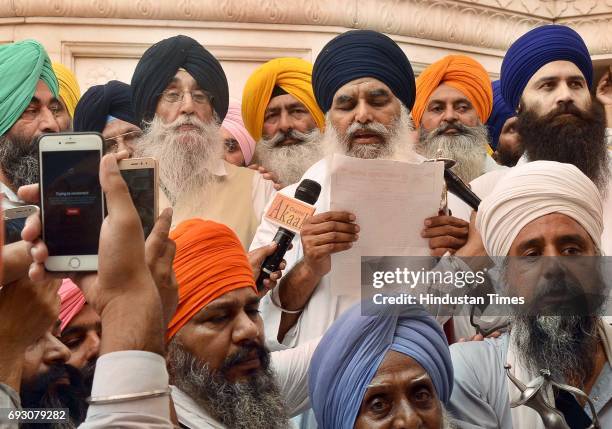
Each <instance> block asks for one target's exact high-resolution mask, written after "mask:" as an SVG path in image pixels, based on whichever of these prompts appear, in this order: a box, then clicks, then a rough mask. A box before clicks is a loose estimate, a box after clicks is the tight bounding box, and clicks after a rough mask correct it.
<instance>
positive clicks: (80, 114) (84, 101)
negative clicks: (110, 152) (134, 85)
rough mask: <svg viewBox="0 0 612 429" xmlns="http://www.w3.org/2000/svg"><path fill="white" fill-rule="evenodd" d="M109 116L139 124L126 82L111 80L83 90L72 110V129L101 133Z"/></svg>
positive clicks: (130, 91)
mask: <svg viewBox="0 0 612 429" xmlns="http://www.w3.org/2000/svg"><path fill="white" fill-rule="evenodd" d="M109 116H112V117H114V118H117V119H121V120H122V121H125V122H129V123H131V124H134V125H136V126H138V125H139V123H138V122H137V121H136V119H135V118H134V111H133V109H132V89H131V87H130V85H128V84H127V83H123V82H119V81H118V80H111V81H110V82H108V83H107V84H106V85H95V86H92V87H91V88H89V89H88V90H87V91H85V94H83V96H82V97H81V100H80V101H79V104H77V107H76V110H75V112H74V131H78V132H82V131H96V132H99V133H101V132H102V131H103V130H104V127H106V123H107V122H108V117H109Z"/></svg>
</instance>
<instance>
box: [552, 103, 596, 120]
mask: <svg viewBox="0 0 612 429" xmlns="http://www.w3.org/2000/svg"><path fill="white" fill-rule="evenodd" d="M567 114H570V115H573V116H575V117H576V118H577V119H581V120H582V121H587V120H589V119H591V115H589V114H588V112H585V111H583V110H580V109H579V108H578V107H576V105H575V104H574V103H561V104H559V105H558V106H557V107H555V108H554V109H553V110H551V111H550V112H549V113H547V114H546V115H545V116H544V118H543V120H544V121H547V122H549V121H553V120H555V119H557V120H558V119H559V116H561V115H567Z"/></svg>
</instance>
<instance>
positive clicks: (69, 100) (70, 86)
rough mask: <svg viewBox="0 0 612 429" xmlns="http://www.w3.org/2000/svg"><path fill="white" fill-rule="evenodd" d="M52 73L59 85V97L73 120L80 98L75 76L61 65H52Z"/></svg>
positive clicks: (79, 89)
mask: <svg viewBox="0 0 612 429" xmlns="http://www.w3.org/2000/svg"><path fill="white" fill-rule="evenodd" d="M53 71H54V72H55V77H57V82H58V83H59V97H60V98H61V99H62V101H63V102H64V104H65V105H66V109H68V114H69V115H70V117H71V118H73V117H74V109H75V108H76V105H77V103H78V102H79V98H80V97H81V88H80V87H79V83H78V82H77V80H76V76H75V75H74V74H73V73H72V72H71V71H70V69H69V68H68V67H66V66H65V65H63V64H62V63H53Z"/></svg>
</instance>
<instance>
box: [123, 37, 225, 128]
mask: <svg viewBox="0 0 612 429" xmlns="http://www.w3.org/2000/svg"><path fill="white" fill-rule="evenodd" d="M180 68H182V69H185V70H186V71H187V73H189V74H190V75H191V76H192V77H193V78H194V79H195V80H196V82H197V83H198V85H199V87H200V89H202V90H203V91H206V92H208V93H209V94H210V95H212V97H213V99H212V107H213V109H214V111H215V112H216V113H217V115H218V116H219V120H220V121H223V118H225V114H226V113H227V106H228V104H229V88H228V86H227V78H226V77H225V73H224V72H223V68H222V67H221V64H220V63H219V61H217V59H216V58H215V57H214V56H213V55H212V54H211V53H210V52H208V51H207V50H206V49H205V48H204V46H202V45H200V44H199V43H198V42H197V41H195V40H194V39H192V38H191V37H187V36H182V35H181V36H174V37H170V38H168V39H164V40H162V41H161V42H157V43H156V44H154V45H153V46H151V47H150V48H149V49H147V50H146V51H145V53H144V54H143V55H142V58H140V61H138V64H137V65H136V69H135V70H134V75H133V76H132V84H131V85H132V105H133V106H134V113H135V114H136V121H138V124H139V126H140V127H141V128H142V126H141V125H140V123H141V122H142V121H146V122H149V121H151V120H152V119H153V117H154V116H155V110H156V108H157V102H158V100H159V97H160V96H161V93H162V92H163V91H164V90H165V89H166V87H167V86H168V84H169V83H170V81H171V80H172V78H174V76H175V75H176V72H177V71H178V70H179V69H180Z"/></svg>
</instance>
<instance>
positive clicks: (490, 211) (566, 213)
mask: <svg viewBox="0 0 612 429" xmlns="http://www.w3.org/2000/svg"><path fill="white" fill-rule="evenodd" d="M475 226H476V231H480V235H479V234H478V232H476V233H472V231H470V233H471V236H470V238H469V240H468V243H467V244H466V246H465V247H464V248H463V249H461V250H460V251H458V252H457V255H461V256H480V255H483V254H485V252H486V254H488V255H493V256H499V257H500V258H501V259H502V260H503V262H502V263H501V266H502V267H503V268H502V274H501V278H502V279H503V280H502V282H501V283H500V286H499V291H500V292H502V293H503V294H504V295H506V296H513V297H522V298H523V299H524V304H523V305H517V306H515V307H511V308H510V309H509V310H510V314H511V315H512V316H511V317H512V325H511V332H510V333H509V334H504V335H502V336H501V337H499V338H496V339H485V340H484V341H480V342H471V343H457V344H454V345H453V346H451V354H452V358H453V367H454V369H455V386H454V389H453V393H452V396H451V406H450V410H451V412H452V413H453V414H454V416H455V417H457V418H458V420H460V421H461V423H460V424H459V427H461V428H491V429H492V428H501V429H512V428H521V429H522V428H534V429H542V428H544V427H545V426H544V424H543V423H542V419H541V418H540V416H539V415H538V414H537V413H536V412H535V411H534V410H533V409H531V408H528V407H527V406H519V407H516V408H512V409H511V407H510V402H511V401H515V400H517V398H518V395H519V392H518V389H517V388H516V387H515V386H514V384H513V383H512V382H510V381H509V378H507V377H506V371H505V368H504V366H505V364H506V363H509V364H510V365H511V371H512V372H513V373H514V375H515V376H516V377H517V378H518V379H519V380H520V381H522V382H523V383H525V384H527V383H528V382H529V381H531V380H533V379H534V378H535V377H537V376H539V375H540V370H549V371H550V373H551V378H552V380H554V381H556V382H559V383H563V384H569V385H571V386H574V387H577V388H579V389H581V390H583V391H584V392H585V393H586V394H588V395H590V397H591V398H593V400H594V403H595V412H596V413H597V415H598V417H599V422H600V424H601V426H600V427H606V428H607V427H611V425H612V406H611V405H612V402H611V401H612V387H611V386H612V383H611V380H612V348H611V344H612V327H611V326H610V325H609V324H606V323H604V322H603V320H602V319H601V317H600V316H601V313H602V308H603V304H605V299H606V298H607V297H606V293H607V291H606V289H607V288H606V285H605V281H606V278H605V277H604V276H603V275H602V272H601V269H602V267H601V266H600V265H598V264H599V263H600V262H601V258H599V257H598V256H599V255H601V244H602V240H601V233H602V229H603V209H602V199H601V196H600V193H599V192H598V190H597V188H596V186H595V185H594V184H593V182H592V181H591V180H589V178H588V177H587V176H586V175H584V174H583V173H582V172H581V171H580V170H579V169H578V168H576V167H575V166H573V165H571V164H562V163H558V162H554V161H533V162H530V163H527V164H524V165H522V166H519V167H515V168H513V169H512V170H511V171H510V172H509V173H508V174H507V175H506V176H505V177H504V179H503V180H502V181H501V182H499V183H498V185H497V186H496V187H495V188H494V190H493V191H492V192H491V193H490V195H488V196H487V197H486V198H485V199H483V201H482V203H481V204H480V207H479V210H478V213H477V215H476V222H475ZM481 237H482V239H481ZM568 256H569V257H568ZM570 257H571V258H570ZM577 257H579V258H577ZM548 389H549V390H548ZM548 389H547V391H546V392H544V395H545V397H546V398H547V401H548V403H549V405H550V406H552V407H555V408H557V409H558V410H559V411H560V412H561V413H562V414H563V415H564V417H565V419H566V421H567V422H568V423H569V425H570V427H572V428H577V427H580V428H586V427H589V425H590V424H591V420H592V418H593V416H592V415H591V414H590V411H589V410H588V408H585V405H586V404H585V401H584V400H582V399H581V398H579V397H576V398H574V397H573V396H572V395H565V394H563V393H561V392H560V391H559V390H555V391H553V390H552V388H551V387H550V386H549V388H548ZM549 427H552V426H549Z"/></svg>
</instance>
